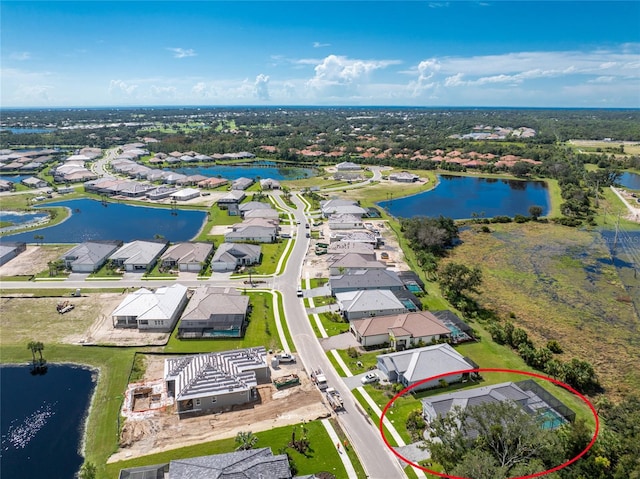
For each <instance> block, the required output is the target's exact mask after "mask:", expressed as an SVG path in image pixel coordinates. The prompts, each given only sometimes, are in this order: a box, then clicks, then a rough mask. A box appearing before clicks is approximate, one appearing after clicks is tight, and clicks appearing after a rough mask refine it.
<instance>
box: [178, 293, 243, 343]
mask: <svg viewBox="0 0 640 479" xmlns="http://www.w3.org/2000/svg"><path fill="white" fill-rule="evenodd" d="M248 312H249V297H248V296H243V295H241V294H240V292H239V291H237V290H236V289H235V288H213V287H207V286H200V287H198V288H197V289H196V290H195V292H194V294H193V296H192V297H191V300H190V301H189V304H188V305H187V308H186V309H185V311H184V314H183V315H182V318H181V319H180V323H179V324H178V336H179V337H181V338H217V337H224V338H241V337H242V336H244V329H245V326H246V322H247V314H248Z"/></svg>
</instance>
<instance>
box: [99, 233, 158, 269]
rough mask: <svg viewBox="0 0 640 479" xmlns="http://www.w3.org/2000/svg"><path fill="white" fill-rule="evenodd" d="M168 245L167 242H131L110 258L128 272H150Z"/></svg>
mask: <svg viewBox="0 0 640 479" xmlns="http://www.w3.org/2000/svg"><path fill="white" fill-rule="evenodd" d="M168 244H169V242H168V241H165V240H154V241H141V240H136V241H131V242H129V243H125V244H124V245H122V246H121V247H120V248H119V249H118V250H117V251H116V252H115V253H113V254H112V255H111V256H109V260H111V261H113V263H114V264H115V265H116V266H117V267H120V268H124V269H125V271H127V272H135V271H150V270H151V269H153V267H154V265H155V264H156V261H157V260H158V258H159V257H160V255H161V254H162V252H163V251H164V250H165V249H166V248H167V245H168Z"/></svg>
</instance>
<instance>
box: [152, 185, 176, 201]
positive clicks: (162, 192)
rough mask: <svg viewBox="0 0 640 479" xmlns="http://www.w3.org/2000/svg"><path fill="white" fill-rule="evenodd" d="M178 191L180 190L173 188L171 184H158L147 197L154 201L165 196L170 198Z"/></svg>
mask: <svg viewBox="0 0 640 479" xmlns="http://www.w3.org/2000/svg"><path fill="white" fill-rule="evenodd" d="M176 191H178V189H177V188H173V187H170V186H158V187H157V188H154V189H153V190H151V191H148V192H147V198H149V199H150V200H152V201H157V200H161V199H163V198H168V197H169V196H171V195H172V194H173V193H175V192H176Z"/></svg>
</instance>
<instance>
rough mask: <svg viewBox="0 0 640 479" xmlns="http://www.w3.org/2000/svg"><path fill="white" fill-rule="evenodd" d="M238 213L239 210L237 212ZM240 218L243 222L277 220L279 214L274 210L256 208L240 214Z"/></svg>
mask: <svg viewBox="0 0 640 479" xmlns="http://www.w3.org/2000/svg"><path fill="white" fill-rule="evenodd" d="M238 211H239V210H238ZM242 217H243V218H244V219H245V220H249V219H251V218H263V219H267V220H279V219H280V213H278V211H276V210H274V209H273V208H258V209H254V210H249V211H245V212H244V213H242Z"/></svg>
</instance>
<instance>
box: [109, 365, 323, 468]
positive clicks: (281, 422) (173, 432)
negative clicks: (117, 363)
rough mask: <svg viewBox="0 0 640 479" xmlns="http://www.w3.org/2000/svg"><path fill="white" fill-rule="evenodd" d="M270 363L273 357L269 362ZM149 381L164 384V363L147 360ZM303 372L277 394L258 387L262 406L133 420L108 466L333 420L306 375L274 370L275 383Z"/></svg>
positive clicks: (167, 412)
mask: <svg viewBox="0 0 640 479" xmlns="http://www.w3.org/2000/svg"><path fill="white" fill-rule="evenodd" d="M267 359H268V361H270V358H269V357H268V358H267ZM146 361H147V370H146V374H145V378H144V382H149V383H151V382H153V381H157V380H158V379H161V378H162V376H163V371H164V359H163V358H162V357H161V356H147V357H146ZM293 372H295V373H297V374H298V375H299V376H300V380H301V384H300V385H299V386H293V387H290V388H288V389H283V390H280V391H278V390H276V389H275V387H274V386H273V385H272V384H261V385H258V392H259V395H260V401H259V403H257V404H251V405H248V406H244V407H243V408H239V409H237V410H232V411H229V412H223V413H216V414H208V415H203V416H200V417H191V418H185V419H179V418H178V415H177V414H176V413H175V407H174V406H173V405H172V406H168V407H166V408H165V409H164V410H159V411H156V412H151V413H147V414H144V415H142V416H143V417H141V418H137V419H136V420H132V419H127V420H126V422H125V424H124V427H123V428H122V434H121V438H120V446H121V447H120V449H119V450H118V452H116V453H115V454H114V455H113V456H111V457H110V458H109V461H108V462H116V461H122V460H126V459H130V458H134V457H139V456H144V455H147V454H154V453H157V452H161V451H166V450H170V449H175V448H179V447H184V446H188V445H192V444H198V443H201V442H208V441H214V440H217V439H224V438H229V437H235V436H236V435H237V434H238V432H240V431H251V432H254V433H255V432H260V431H265V430H268V429H272V428H274V427H280V426H286V425H290V424H298V423H300V422H302V421H312V420H315V419H318V418H322V417H327V416H328V415H329V410H328V408H327V407H326V406H325V405H324V404H323V403H322V397H321V395H320V392H319V391H318V389H317V388H316V387H315V386H314V385H313V384H312V383H311V381H310V380H309V378H308V377H307V375H306V373H305V372H304V371H300V370H299V367H298V366H297V365H295V364H293V365H282V366H280V367H279V368H278V369H275V370H274V369H272V370H271V375H272V378H274V377H278V376H282V375H286V374H289V373H293Z"/></svg>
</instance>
